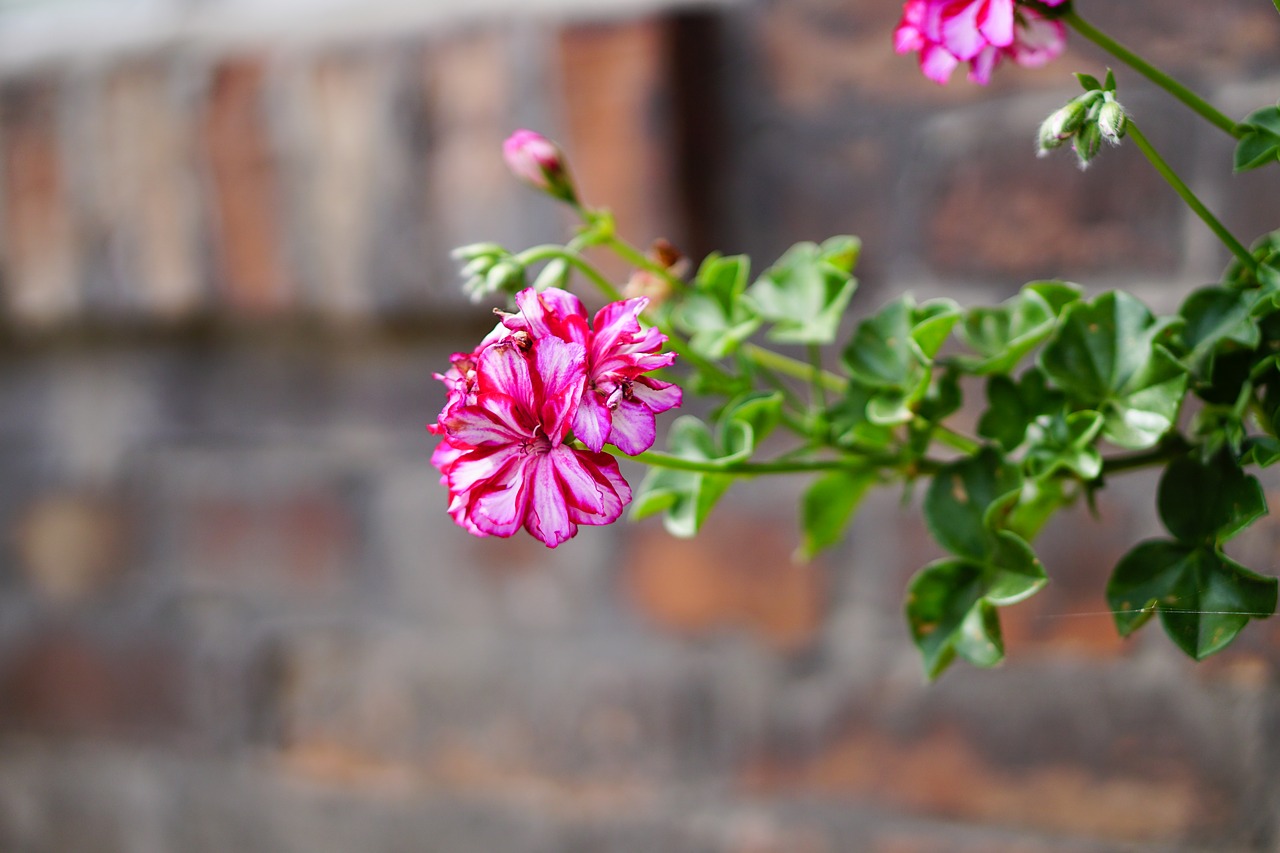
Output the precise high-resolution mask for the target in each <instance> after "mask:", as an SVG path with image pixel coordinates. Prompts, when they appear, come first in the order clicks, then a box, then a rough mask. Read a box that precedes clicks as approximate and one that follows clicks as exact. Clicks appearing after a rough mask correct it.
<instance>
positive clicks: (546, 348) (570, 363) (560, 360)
mask: <svg viewBox="0 0 1280 853" xmlns="http://www.w3.org/2000/svg"><path fill="white" fill-rule="evenodd" d="M533 354H534V361H535V363H536V367H537V371H538V379H539V384H540V385H541V387H540V389H539V393H538V395H537V396H538V398H539V404H540V405H539V417H540V420H541V423H542V430H543V432H545V433H546V435H547V437H548V438H550V439H551V443H552V444H553V445H556V444H559V443H560V442H561V441H563V440H564V436H565V434H566V433H567V432H568V431H569V427H570V426H572V424H573V418H574V414H575V412H576V411H577V408H578V402H579V400H581V399H582V389H583V387H584V386H585V385H586V382H587V351H586V348H585V347H583V346H582V344H577V343H565V342H564V341H562V340H560V339H559V338H542V339H540V340H536V341H534V344H533Z"/></svg>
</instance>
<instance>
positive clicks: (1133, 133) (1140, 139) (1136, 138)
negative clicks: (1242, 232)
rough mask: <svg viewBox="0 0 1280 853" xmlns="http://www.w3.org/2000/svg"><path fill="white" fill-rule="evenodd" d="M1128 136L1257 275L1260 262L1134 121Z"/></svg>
mask: <svg viewBox="0 0 1280 853" xmlns="http://www.w3.org/2000/svg"><path fill="white" fill-rule="evenodd" d="M1128 134H1129V136H1130V137H1132V138H1133V142H1134V144H1135V145H1137V146H1138V149H1139V150H1140V151H1142V153H1143V154H1144V155H1145V156H1146V158H1147V159H1148V160H1149V161H1151V165H1152V166H1154V167H1155V170H1156V171H1157V172H1159V173H1160V175H1161V177H1163V178H1164V179H1165V180H1166V181H1168V183H1169V186H1171V187H1173V189H1174V192H1176V193H1177V194H1178V195H1179V196H1181V197H1182V200H1183V201H1184V202H1186V203H1187V207H1189V208H1191V210H1192V211H1194V212H1195V214H1196V216H1199V217H1200V219H1201V220H1202V221H1203V222H1204V224H1205V225H1208V226H1209V230H1210V231H1212V232H1213V233H1214V234H1215V235H1217V237H1218V239H1219V240H1221V241H1222V244H1223V245H1224V246H1226V247H1227V248H1228V249H1230V250H1231V254H1233V255H1235V256H1236V257H1237V258H1239V259H1240V262H1241V263H1242V264H1244V265H1245V267H1247V268H1248V269H1249V270H1250V271H1251V272H1253V273H1254V274H1255V275H1256V274H1257V272H1258V262H1257V261H1256V260H1255V259H1254V257H1253V255H1252V254H1250V253H1249V250H1248V249H1246V248H1245V247H1244V245H1243V244H1242V243H1241V242H1240V241H1239V240H1237V239H1236V238H1235V235H1233V234H1232V233H1231V232H1230V231H1228V230H1227V228H1226V226H1225V225H1223V224H1222V223H1221V222H1219V221H1218V218H1217V217H1216V216H1214V215H1213V214H1212V213H1211V212H1210V211H1209V208H1207V207H1205V206H1204V203H1203V202H1202V201H1200V199H1199V198H1197V197H1196V194H1195V193H1194V192H1192V191H1191V188H1190V187H1188V186H1187V185H1186V184H1185V183H1184V182H1183V180H1182V178H1180V177H1178V173H1177V172H1175V171H1173V169H1172V168H1171V167H1170V166H1169V164H1168V163H1166V162H1165V160H1164V158H1163V157H1161V156H1160V155H1159V153H1157V152H1156V150H1155V148H1153V147H1152V146H1151V143H1150V141H1148V140H1147V137H1146V136H1145V135H1143V133H1142V131H1141V130H1139V129H1138V125H1137V124H1136V123H1135V122H1134V121H1133V120H1132V119H1130V120H1129V123H1128Z"/></svg>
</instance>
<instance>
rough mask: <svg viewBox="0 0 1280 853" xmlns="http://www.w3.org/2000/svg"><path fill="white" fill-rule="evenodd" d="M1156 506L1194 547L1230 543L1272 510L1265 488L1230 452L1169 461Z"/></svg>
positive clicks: (1171, 527) (1173, 530) (1166, 523)
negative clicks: (1265, 494) (1242, 468)
mask: <svg viewBox="0 0 1280 853" xmlns="http://www.w3.org/2000/svg"><path fill="white" fill-rule="evenodd" d="M1156 504H1157V506H1158V507H1159V510H1160V519H1161V520H1162V521H1163V522H1164V526H1165V527H1166V528H1168V530H1169V532H1170V533H1172V534H1173V535H1174V536H1175V537H1177V538H1178V539H1179V540H1181V541H1183V542H1186V543H1188V544H1192V545H1194V544H1197V543H1222V542H1225V541H1226V540H1228V539H1230V538H1231V537H1232V536H1235V535H1236V534H1237V533H1239V532H1240V531H1241V530H1243V529H1244V528H1246V527H1248V526H1249V525H1250V524H1252V523H1253V522H1254V521H1255V520H1257V519H1258V518H1261V517H1262V516H1263V515H1266V512H1267V502H1266V498H1264V497H1263V494H1262V486H1260V485H1259V484H1258V481H1257V480H1256V479H1255V478H1253V477H1251V476H1249V475H1248V474H1245V473H1244V472H1243V471H1241V470H1240V466H1239V465H1237V464H1236V462H1235V460H1234V459H1233V458H1232V457H1231V456H1230V454H1228V453H1219V454H1217V455H1216V456H1215V457H1213V458H1212V459H1210V460H1208V461H1207V462H1206V461H1202V460H1200V459H1199V458H1198V457H1196V456H1194V455H1188V456H1184V457H1181V458H1179V459H1175V460H1174V461H1173V462H1171V463H1169V466H1168V467H1167V468H1165V470H1164V474H1163V475H1162V476H1161V478H1160V489H1159V492H1158V493H1157V498H1156Z"/></svg>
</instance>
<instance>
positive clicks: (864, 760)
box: [743, 724, 1230, 850]
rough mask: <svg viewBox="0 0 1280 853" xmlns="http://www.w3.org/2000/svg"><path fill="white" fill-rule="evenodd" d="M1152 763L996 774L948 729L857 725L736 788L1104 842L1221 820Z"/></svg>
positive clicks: (1194, 781)
mask: <svg viewBox="0 0 1280 853" xmlns="http://www.w3.org/2000/svg"><path fill="white" fill-rule="evenodd" d="M1154 763H1155V764H1156V765H1158V767H1152V768H1147V769H1146V771H1147V772H1139V771H1137V770H1135V771H1130V772H1125V771H1116V772H1110V773H1108V772H1100V771H1099V770H1098V769H1096V768H1093V767H1089V766H1087V765H1084V764H1076V763H1073V762H1071V761H1068V760H1053V761H1040V762H1036V763H1034V764H1031V765H1029V766H1026V765H1024V766H1015V765H1004V766H1002V765H1001V764H999V763H997V762H996V761H994V760H993V759H992V758H991V757H990V756H988V755H985V754H984V753H983V752H982V751H980V750H979V749H978V748H977V747H976V746H975V745H974V743H973V742H972V741H971V740H970V739H969V738H968V737H967V735H966V733H965V732H964V731H963V730H961V729H959V728H958V727H956V726H953V725H948V724H941V725H938V726H936V727H934V728H932V729H930V730H926V731H917V732H913V733H911V734H910V735H909V736H907V735H903V734H895V733H889V732H886V731H883V730H880V729H878V728H876V727H873V726H867V727H858V728H854V729H853V730H851V731H849V732H847V733H846V734H844V735H842V736H840V737H838V738H836V739H834V740H832V741H831V742H829V743H828V744H827V745H826V746H825V747H824V748H823V749H822V750H821V751H819V752H818V753H817V754H815V755H812V756H810V757H808V758H805V759H802V760H799V761H791V762H770V761H768V760H765V761H762V762H759V763H756V764H754V765H752V766H749V767H748V768H747V770H746V772H745V774H744V777H743V781H744V783H745V785H746V786H747V788H748V789H749V790H752V791H754V792H756V793H758V794H765V793H778V792H781V791H784V790H785V791H789V792H792V793H794V792H796V791H809V792H815V793H821V794H823V795H831V796H839V797H841V798H845V797H856V798H858V799H861V800H865V801H869V802H871V803H875V804H879V805H882V806H885V807H889V808H893V809H896V810H901V811H904V812H908V813H914V814H927V815H930V816H932V817H946V818H953V819H957V820H964V821H974V822H978V823H981V824H992V825H1003V826H1011V827H1024V828H1035V829H1039V830H1045V831H1050V832H1054V833H1063V834H1070V835H1076V836H1081V835H1083V836H1095V837H1099V838H1108V839H1113V840H1134V841H1136V840H1147V841H1169V840H1175V839H1179V838H1183V837H1186V836H1187V835H1188V833H1191V832H1194V831H1201V830H1203V829H1204V828H1205V827H1219V828H1220V827H1221V825H1222V822H1223V821H1225V820H1228V819H1229V817H1228V816H1229V814H1230V810H1229V809H1228V808H1227V803H1226V801H1225V795H1224V794H1221V793H1215V792H1214V791H1211V790H1208V789H1206V787H1205V785H1204V783H1203V782H1202V781H1201V780H1200V779H1199V778H1198V776H1197V775H1196V772H1195V770H1194V768H1192V767H1189V766H1182V765H1178V764H1176V763H1174V762H1173V761H1172V760H1167V761H1163V762H1161V761H1156V762H1154ZM890 849H892V848H890ZM905 849H911V848H910V847H907V848H905ZM922 849H924V850H929V849H931V848H929V847H924V848H922Z"/></svg>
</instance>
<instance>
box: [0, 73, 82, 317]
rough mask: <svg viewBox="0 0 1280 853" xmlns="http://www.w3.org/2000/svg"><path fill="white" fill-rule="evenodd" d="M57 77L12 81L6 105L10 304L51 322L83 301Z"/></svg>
mask: <svg viewBox="0 0 1280 853" xmlns="http://www.w3.org/2000/svg"><path fill="white" fill-rule="evenodd" d="M62 91H63V89H62V86H61V84H60V82H59V81H56V80H39V81H33V82H29V83H20V84H10V85H9V86H8V87H6V89H5V91H4V93H3V104H2V105H0V154H2V156H3V164H4V165H3V168H4V173H3V180H4V191H3V198H4V204H5V210H4V216H3V227H4V239H3V250H4V254H5V259H4V266H5V276H4V284H5V291H6V292H5V298H6V303H7V308H8V310H9V311H10V313H12V315H13V316H14V317H15V318H17V319H18V320H19V321H22V322H28V323H32V324H37V325H41V324H47V323H50V322H52V321H56V320H61V319H65V318H66V317H68V316H70V315H71V314H72V313H73V312H74V311H75V310H76V309H77V308H78V307H79V305H80V302H81V293H80V290H79V288H80V284H79V275H80V269H79V257H78V246H77V235H76V232H75V226H74V218H73V215H72V208H71V199H70V189H69V186H68V176H67V168H66V163H65V162H64V161H63V159H62V156H63V155H62V138H61V132H60V124H59V121H58V112H59V104H60V99H61V97H62Z"/></svg>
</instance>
